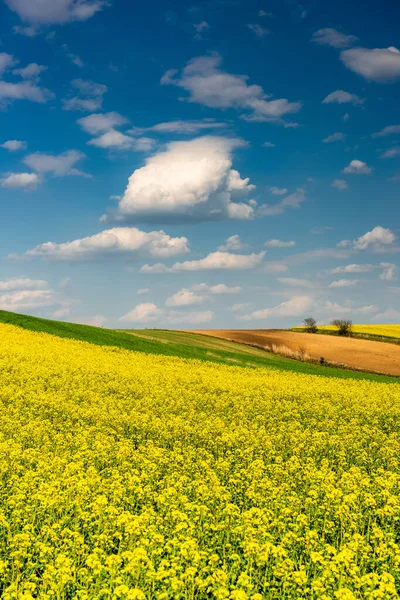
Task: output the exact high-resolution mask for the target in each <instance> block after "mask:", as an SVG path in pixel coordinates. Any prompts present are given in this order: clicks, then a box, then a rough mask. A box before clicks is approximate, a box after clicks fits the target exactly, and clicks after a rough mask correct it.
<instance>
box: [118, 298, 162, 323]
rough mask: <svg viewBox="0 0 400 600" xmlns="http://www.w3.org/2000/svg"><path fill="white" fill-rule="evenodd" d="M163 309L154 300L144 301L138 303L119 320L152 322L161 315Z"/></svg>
mask: <svg viewBox="0 0 400 600" xmlns="http://www.w3.org/2000/svg"><path fill="white" fill-rule="evenodd" d="M161 314H162V311H161V310H160V309H159V308H157V306H156V305H155V304H153V303H152V302H143V303H142V304H138V305H137V306H135V308H133V309H132V310H131V311H129V312H128V313H126V315H124V316H122V317H120V318H119V321H125V322H128V323H151V322H152V321H155V320H156V319H157V318H158V317H160V316H161Z"/></svg>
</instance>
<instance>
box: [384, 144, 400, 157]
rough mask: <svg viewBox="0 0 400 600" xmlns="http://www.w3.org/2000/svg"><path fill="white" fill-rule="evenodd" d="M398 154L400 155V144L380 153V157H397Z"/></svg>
mask: <svg viewBox="0 0 400 600" xmlns="http://www.w3.org/2000/svg"><path fill="white" fill-rule="evenodd" d="M396 156H400V146H395V147H394V148H389V149H388V150H386V151H385V152H383V153H382V154H381V155H380V158H395V157H396Z"/></svg>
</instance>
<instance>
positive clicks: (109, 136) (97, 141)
mask: <svg viewBox="0 0 400 600" xmlns="http://www.w3.org/2000/svg"><path fill="white" fill-rule="evenodd" d="M87 144H88V146H97V148H118V149H120V150H127V149H129V148H132V147H133V145H134V144H135V140H134V138H132V137H130V136H129V135H125V134H124V133H122V132H121V131H117V130H116V129H110V130H109V131H106V132H105V133H103V134H102V135H100V136H99V137H97V138H93V139H92V140H89V142H87Z"/></svg>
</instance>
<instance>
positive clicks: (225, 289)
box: [192, 283, 242, 296]
mask: <svg viewBox="0 0 400 600" xmlns="http://www.w3.org/2000/svg"><path fill="white" fill-rule="evenodd" d="M241 289H242V288H241V287H240V286H239V285H231V286H229V285H226V284H225V283H217V284H215V285H208V284H207V283H197V284H195V285H193V286H192V290H193V291H195V292H202V293H204V294H213V295H218V296H219V295H221V294H239V292H240V291H241Z"/></svg>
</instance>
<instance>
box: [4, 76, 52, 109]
mask: <svg viewBox="0 0 400 600" xmlns="http://www.w3.org/2000/svg"><path fill="white" fill-rule="evenodd" d="M53 97H54V96H53V94H52V93H51V92H50V91H49V90H46V89H45V88H40V87H38V86H37V85H35V84H34V83H32V82H30V81H23V82H21V83H9V82H7V81H0V100H4V101H5V102H12V101H13V100H30V101H31V102H38V103H39V104H44V103H45V102H47V101H48V100H50V99H51V98H53Z"/></svg>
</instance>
